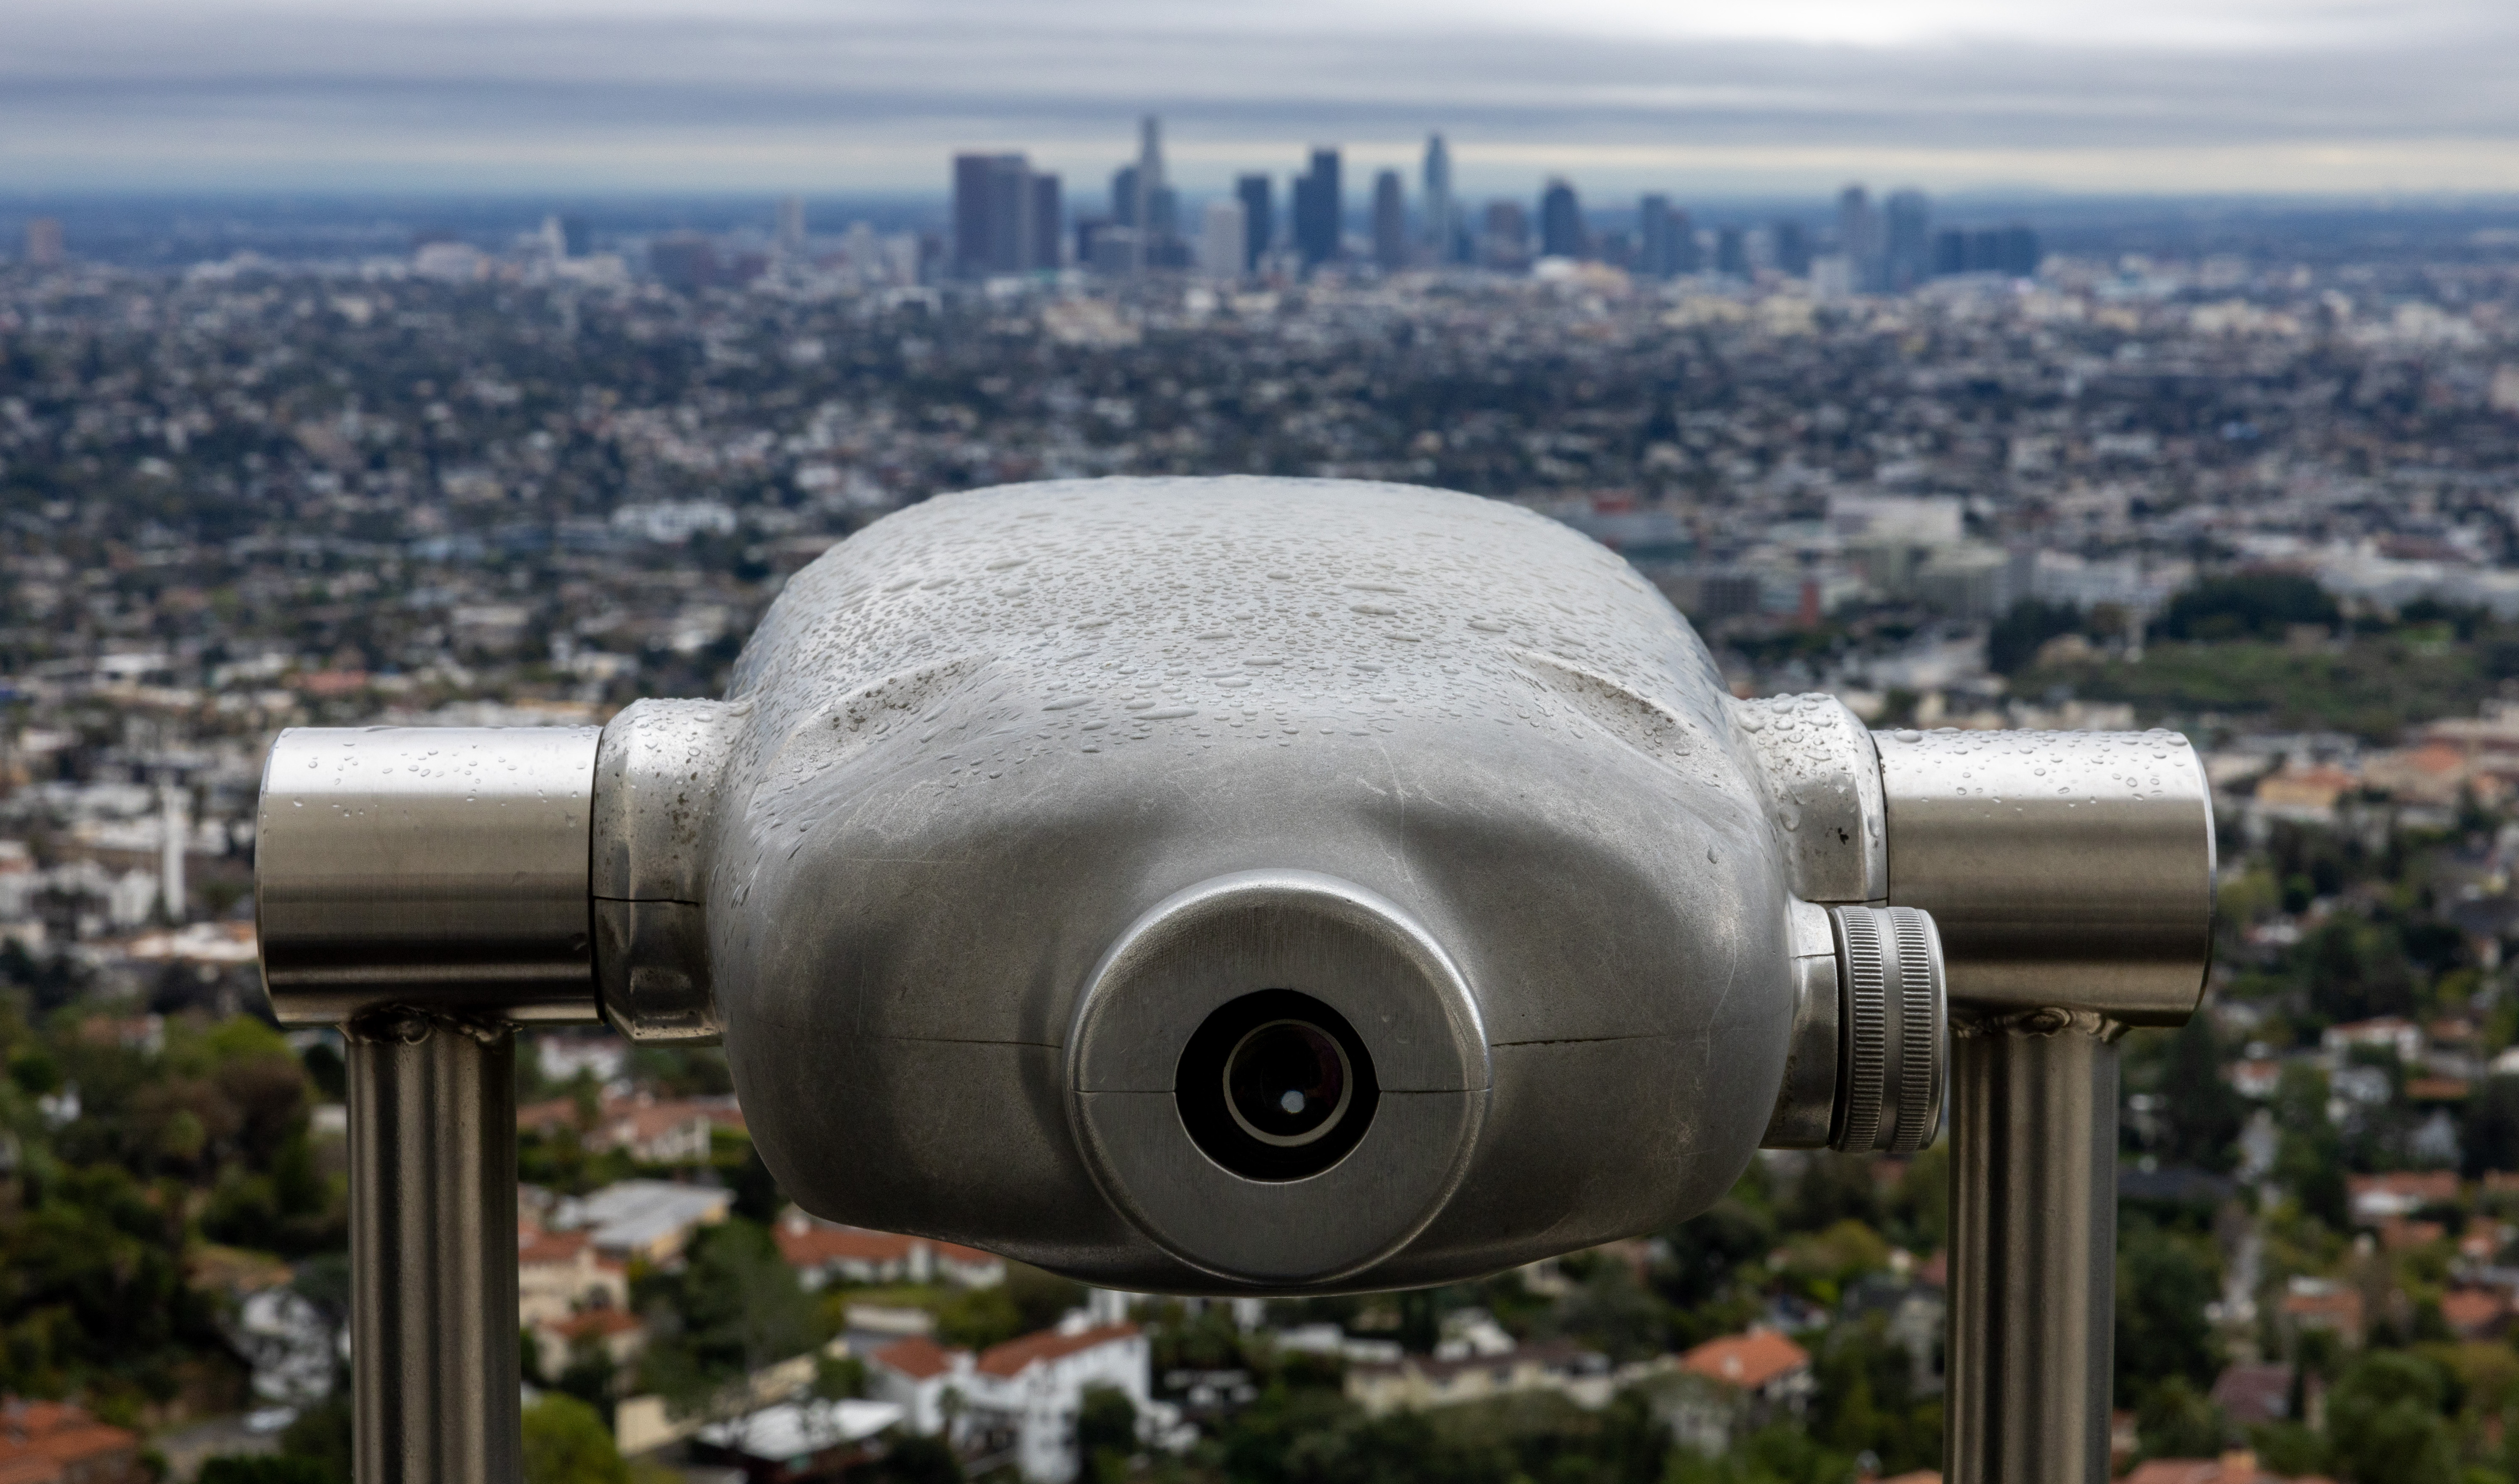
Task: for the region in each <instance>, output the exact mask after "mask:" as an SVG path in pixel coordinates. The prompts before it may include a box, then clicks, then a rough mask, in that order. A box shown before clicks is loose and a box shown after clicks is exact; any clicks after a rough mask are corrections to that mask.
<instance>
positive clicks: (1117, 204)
mask: <svg viewBox="0 0 2519 1484" xmlns="http://www.w3.org/2000/svg"><path fill="white" fill-rule="evenodd" d="M1111 220H1112V221H1113V222H1114V223H1116V224H1117V225H1119V226H1122V227H1127V228H1128V229H1129V230H1131V231H1134V230H1135V229H1136V225H1137V167H1136V166H1134V165H1122V166H1121V167H1120V168H1119V169H1117V170H1114V171H1112V172H1111Z"/></svg>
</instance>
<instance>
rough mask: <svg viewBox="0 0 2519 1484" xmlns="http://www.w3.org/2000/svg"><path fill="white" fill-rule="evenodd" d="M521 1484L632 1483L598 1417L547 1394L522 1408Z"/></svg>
mask: <svg viewBox="0 0 2519 1484" xmlns="http://www.w3.org/2000/svg"><path fill="white" fill-rule="evenodd" d="M525 1484H630V1465H629V1464H627V1463H625V1462H622V1461H621V1450H620V1449H618V1448H616V1447H614V1446H613V1443H612V1429H611V1428H609V1427H606V1426H604V1425H603V1418H602V1416H601V1415H600V1414H598V1413H597V1411H596V1410H595V1409H594V1408H592V1407H590V1406H588V1405H587V1404H586V1403H584V1402H581V1401H579V1400H578V1399H577V1398H576V1397H573V1396H562V1395H561V1394H559V1393H558V1392H555V1391H552V1392H545V1393H544V1394H543V1396H542V1398H541V1399H540V1400H539V1401H537V1402H535V1403H534V1404H533V1405H532V1406H530V1407H528V1408H526V1409H525Z"/></svg>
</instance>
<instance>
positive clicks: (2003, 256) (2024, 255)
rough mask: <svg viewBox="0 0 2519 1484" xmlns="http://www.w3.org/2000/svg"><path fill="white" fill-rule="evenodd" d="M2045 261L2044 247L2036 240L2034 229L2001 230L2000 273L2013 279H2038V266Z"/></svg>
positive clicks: (2020, 227)
mask: <svg viewBox="0 0 2519 1484" xmlns="http://www.w3.org/2000/svg"><path fill="white" fill-rule="evenodd" d="M2046 260H2047V251H2046V248H2045V246H2044V245H2043V244H2042V243H2040V242H2039V240H2038V231H2037V229H2036V228H2034V227H2023V226H2011V227H2006V228H2004V229H2003V248H2002V251H2001V253H2000V254H1999V262H2000V266H2001V268H2002V271H2003V272H2005V273H2008V274H2010V275H2011V276H2012V277H2013V278H2015V279H2034V278H2036V277H2038V268H2039V265H2040V264H2042V263H2044V262H2045V261H2046Z"/></svg>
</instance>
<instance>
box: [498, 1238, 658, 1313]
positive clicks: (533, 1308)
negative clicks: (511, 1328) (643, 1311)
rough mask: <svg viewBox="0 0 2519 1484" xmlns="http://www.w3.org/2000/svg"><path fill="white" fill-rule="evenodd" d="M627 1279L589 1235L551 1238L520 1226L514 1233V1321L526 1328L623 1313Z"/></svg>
mask: <svg viewBox="0 0 2519 1484" xmlns="http://www.w3.org/2000/svg"><path fill="white" fill-rule="evenodd" d="M629 1304H630V1273H629V1270H628V1269H627V1268H625V1267H623V1266H622V1265H621V1264H620V1263H619V1262H615V1261H611V1260H608V1259H606V1258H605V1257H603V1256H602V1255H601V1254H600V1253H598V1252H597V1251H596V1249H595V1234H594V1233H592V1232H582V1231H581V1232H552V1231H545V1230H544V1229H543V1228H541V1227H540V1226H536V1225H532V1224H525V1225H520V1226H519V1227H518V1228H517V1230H516V1317H517V1319H518V1321H519V1322H520V1323H523V1324H525V1325H527V1326H532V1325H538V1324H551V1323H555V1322H557V1321H559V1320H562V1319H566V1318H567V1317H568V1316H569V1315H571V1314H574V1313H577V1312H578V1311H580V1310H582V1309H624V1308H627V1307H629Z"/></svg>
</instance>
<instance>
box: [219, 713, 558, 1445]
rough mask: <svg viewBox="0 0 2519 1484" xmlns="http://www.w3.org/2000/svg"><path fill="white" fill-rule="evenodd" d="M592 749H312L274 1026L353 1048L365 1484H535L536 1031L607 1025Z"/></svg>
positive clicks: (270, 782) (270, 917)
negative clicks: (518, 1039)
mask: <svg viewBox="0 0 2519 1484" xmlns="http://www.w3.org/2000/svg"><path fill="white" fill-rule="evenodd" d="M597 736H598V734H597V732H596V730H595V729H594V728H592V727H536V728H513V729H493V728H446V729H416V728H415V729H400V728H387V727H376V728H368V729H360V730H352V729H347V728H343V729H331V728H295V729H291V730H289V731H286V732H283V733H282V734H281V737H280V740H279V741H278V742H277V743H275V744H274V745H273V747H272V751H271V758H270V761H269V763H268V764H267V765H266V767H265V769H264V774H263V791H262V810H261V817H260V829H259V834H258V836H257V839H256V843H255V845H256V849H255V865H254V871H255V888H256V898H257V909H258V916H259V927H260V930H261V938H262V955H263V975H264V979H265V982H267V983H268V985H269V987H270V991H271V1001H272V1008H273V1010H274V1012H275V1013H277V1014H278V1016H279V1018H280V1019H281V1021H282V1022H284V1023H286V1024H292V1025H333V1026H339V1027H340V1028H341V1032H342V1036H343V1039H344V1040H345V1041H346V1042H347V1043H348V1046H347V1055H346V1057H345V1060H346V1062H347V1064H348V1069H349V1083H350V1087H349V1094H350V1096H349V1103H350V1107H349V1135H350V1268H351V1303H350V1369H351V1376H352V1379H351V1387H352V1391H351V1394H352V1400H353V1402H354V1406H355V1417H356V1421H355V1429H354V1445H353V1447H354V1457H355V1459H356V1477H357V1484H518V1481H519V1480H520V1479H521V1478H522V1477H523V1466H524V1465H523V1440H522V1438H521V1436H520V1435H519V1427H518V1408H517V1394H518V1390H519V1382H520V1377H519V1375H518V1365H517V1339H516V1083H515V1065H516V1051H515V1026H517V1025H519V1024H554V1023H566V1022H572V1021H593V1020H595V1019H597V1015H596V993H595V971H594V955H593V947H592V941H591V927H590V922H591V910H592V909H591V906H590V902H589V890H588V882H589V850H590V826H589V817H590V802H591V799H592V795H593V792H594V778H595V755H596V744H597Z"/></svg>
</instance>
